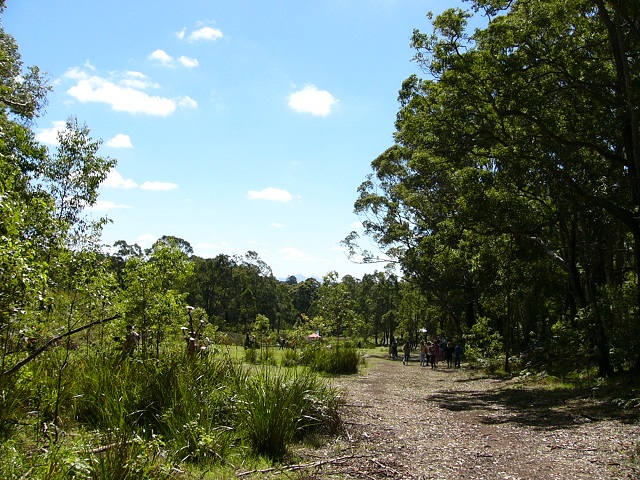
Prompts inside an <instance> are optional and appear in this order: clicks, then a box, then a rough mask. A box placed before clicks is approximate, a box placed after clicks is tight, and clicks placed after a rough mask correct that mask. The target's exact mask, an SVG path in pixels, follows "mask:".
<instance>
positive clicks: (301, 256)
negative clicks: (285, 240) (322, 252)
mask: <svg viewBox="0 0 640 480" xmlns="http://www.w3.org/2000/svg"><path fill="white" fill-rule="evenodd" d="M278 253H280V254H281V255H282V256H283V257H284V259H285V260H313V257H312V256H311V255H309V254H307V253H305V252H303V251H302V250H300V249H298V248H294V247H284V248H281V249H280V250H278Z"/></svg>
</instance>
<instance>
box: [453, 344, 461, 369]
mask: <svg viewBox="0 0 640 480" xmlns="http://www.w3.org/2000/svg"><path fill="white" fill-rule="evenodd" d="M461 356H462V347H461V346H460V345H456V346H455V347H453V367H454V368H460V357H461Z"/></svg>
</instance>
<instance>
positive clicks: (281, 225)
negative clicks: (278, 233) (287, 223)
mask: <svg viewBox="0 0 640 480" xmlns="http://www.w3.org/2000/svg"><path fill="white" fill-rule="evenodd" d="M271 226H272V227H274V228H283V227H284V225H283V224H281V223H277V222H273V223H272V224H271Z"/></svg>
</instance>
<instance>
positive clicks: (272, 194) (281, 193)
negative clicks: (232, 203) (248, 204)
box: [247, 187, 293, 202]
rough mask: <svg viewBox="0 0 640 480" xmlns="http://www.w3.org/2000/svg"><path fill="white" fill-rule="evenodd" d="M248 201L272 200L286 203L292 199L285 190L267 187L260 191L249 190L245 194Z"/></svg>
mask: <svg viewBox="0 0 640 480" xmlns="http://www.w3.org/2000/svg"><path fill="white" fill-rule="evenodd" d="M247 198H249V200H272V201H274V202H288V201H290V200H291V199H292V198H293V195H291V194H290V193H289V192H287V191H286V190H280V189H279V188H273V187H268V188H264V189H262V190H260V191H256V190H251V191H250V192H249V193H247Z"/></svg>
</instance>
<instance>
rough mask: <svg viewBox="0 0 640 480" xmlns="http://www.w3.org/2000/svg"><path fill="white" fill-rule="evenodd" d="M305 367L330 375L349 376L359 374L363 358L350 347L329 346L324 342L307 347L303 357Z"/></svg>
mask: <svg viewBox="0 0 640 480" xmlns="http://www.w3.org/2000/svg"><path fill="white" fill-rule="evenodd" d="M301 357H302V358H301V361H302V364H303V365H307V366H308V367H309V368H311V369H312V370H314V371H316V372H321V373H326V374H329V375H349V374H353V373H357V372H358V365H359V364H360V363H361V357H360V355H359V354H358V350H357V349H356V348H354V347H352V346H348V345H339V344H338V345H334V346H328V345H326V344H324V343H322V342H314V343H312V344H310V345H307V346H306V347H305V348H304V350H303V352H302V355H301Z"/></svg>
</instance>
